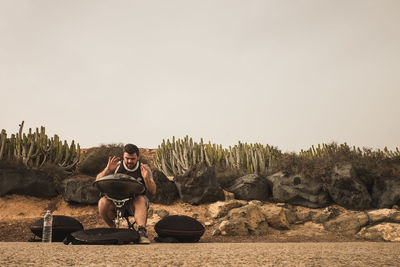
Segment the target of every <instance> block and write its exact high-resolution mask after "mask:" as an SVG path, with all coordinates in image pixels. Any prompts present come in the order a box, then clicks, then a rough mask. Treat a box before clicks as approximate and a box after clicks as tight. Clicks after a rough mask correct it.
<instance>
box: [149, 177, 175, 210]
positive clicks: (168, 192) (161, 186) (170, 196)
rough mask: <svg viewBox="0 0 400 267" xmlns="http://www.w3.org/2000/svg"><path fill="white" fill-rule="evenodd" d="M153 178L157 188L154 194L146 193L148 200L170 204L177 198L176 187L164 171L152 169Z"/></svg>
mask: <svg viewBox="0 0 400 267" xmlns="http://www.w3.org/2000/svg"><path fill="white" fill-rule="evenodd" d="M153 179H154V182H155V183H156V185H157V190H156V193H155V194H154V195H151V194H147V196H148V198H149V200H150V202H153V203H158V204H163V205H171V204H172V203H174V202H175V201H176V200H178V199H179V193H178V188H177V187H176V185H175V183H174V182H173V181H170V180H169V179H168V178H167V176H165V174H164V173H162V172H161V171H159V170H154V171H153Z"/></svg>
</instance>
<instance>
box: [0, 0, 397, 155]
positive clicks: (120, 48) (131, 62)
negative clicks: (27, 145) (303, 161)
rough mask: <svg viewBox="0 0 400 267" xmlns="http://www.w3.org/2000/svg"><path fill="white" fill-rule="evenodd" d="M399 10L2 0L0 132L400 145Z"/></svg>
mask: <svg viewBox="0 0 400 267" xmlns="http://www.w3.org/2000/svg"><path fill="white" fill-rule="evenodd" d="M399 14H400V1H398V0H392V1H385V0H375V1H368V0H343V1H340V0H335V1H333V0H332V1H326V0H325V1H324V0H308V1H306V0H303V1H300V0H297V1H296V0H292V1H285V0H275V1H271V0H263V1H256V0H246V1H245V0H240V1H235V0H210V1H207V0H198V1H189V0H179V1H178V0H176V1H171V0H168V1H167V0H159V1H149V0H146V1H132V0H129V1H128V0H127V1H115V0H113V1H111V0H110V1H99V0H93V1H92V0H82V1H56V0H47V1H44V0H32V1H26V0H25V1H21V0H0V90H1V97H0V107H1V112H0V114H1V115H0V129H5V130H6V131H7V133H8V134H11V133H15V132H17V131H18V124H19V123H21V121H22V120H24V121H25V126H26V128H29V127H32V128H36V127H39V126H46V129H47V133H48V134H49V135H53V134H55V133H56V134H58V135H59V136H60V137H61V138H62V139H66V140H68V141H71V140H75V141H76V142H78V143H80V144H81V147H85V148H87V147H92V146H97V145H99V144H110V143H119V142H122V143H127V142H132V143H135V144H137V145H138V146H139V147H147V148H156V147H157V146H158V145H159V144H160V143H161V142H162V139H167V138H169V139H171V138H172V136H175V137H177V138H183V137H184V136H185V135H189V136H190V137H193V139H194V140H195V141H199V140H200V138H201V137H203V139H204V140H205V141H211V142H212V143H217V144H222V145H223V146H224V147H227V146H229V145H234V144H237V142H238V141H241V142H248V143H256V142H257V143H262V144H270V145H274V146H278V148H280V149H282V150H283V151H296V152H298V151H299V150H300V149H308V148H309V147H310V146H311V145H316V144H319V143H323V142H325V143H327V142H332V141H336V142H338V143H343V142H347V143H348V144H350V145H356V146H360V147H363V146H365V147H371V148H383V147H384V146H388V147H389V148H391V149H393V148H395V147H399V146H400V141H399V140H400V139H399V137H400V86H399V85H400V15H399Z"/></svg>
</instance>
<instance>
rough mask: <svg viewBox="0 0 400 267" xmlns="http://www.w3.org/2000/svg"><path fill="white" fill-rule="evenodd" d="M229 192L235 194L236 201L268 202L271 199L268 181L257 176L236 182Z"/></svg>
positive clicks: (253, 175) (251, 175) (244, 177)
mask: <svg viewBox="0 0 400 267" xmlns="http://www.w3.org/2000/svg"><path fill="white" fill-rule="evenodd" d="M227 191H229V192H232V193H233V194H235V198H236V199H242V200H252V199H256V200H267V199H268V198H269V197H270V188H269V184H268V181H267V180H266V179H265V178H264V177H261V176H259V175H257V174H249V175H246V176H242V177H240V178H237V179H235V180H234V183H233V184H232V185H231V186H230V187H228V188H227Z"/></svg>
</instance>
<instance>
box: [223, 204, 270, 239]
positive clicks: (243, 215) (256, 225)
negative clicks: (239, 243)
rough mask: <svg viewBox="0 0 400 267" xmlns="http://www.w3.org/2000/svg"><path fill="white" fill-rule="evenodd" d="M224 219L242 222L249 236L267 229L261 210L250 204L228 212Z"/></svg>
mask: <svg viewBox="0 0 400 267" xmlns="http://www.w3.org/2000/svg"><path fill="white" fill-rule="evenodd" d="M226 218H229V220H234V221H241V222H244V223H245V225H246V227H247V229H248V231H249V233H250V234H259V233H260V232H263V231H265V227H266V226H267V227H268V225H267V224H265V222H266V218H265V215H264V214H263V212H262V211H261V208H260V207H258V206H255V205H251V204H250V205H246V206H243V207H240V208H235V209H232V210H230V211H229V212H228V215H227V216H226Z"/></svg>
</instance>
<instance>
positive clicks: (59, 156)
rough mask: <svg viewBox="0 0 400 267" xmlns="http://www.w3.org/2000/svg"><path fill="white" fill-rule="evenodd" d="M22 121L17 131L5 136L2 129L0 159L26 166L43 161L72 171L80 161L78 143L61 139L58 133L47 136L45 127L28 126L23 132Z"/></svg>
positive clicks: (42, 162)
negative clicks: (27, 129) (26, 130)
mask: <svg viewBox="0 0 400 267" xmlns="http://www.w3.org/2000/svg"><path fill="white" fill-rule="evenodd" d="M23 127H24V122H23V121H22V123H21V124H20V125H19V131H18V133H16V134H12V135H11V136H10V137H7V133H6V131H5V130H4V129H3V130H2V131H1V135H0V160H8V161H20V162H22V163H23V164H24V165H26V166H27V167H33V168H40V167H41V166H43V164H44V163H45V162H50V163H53V164H57V165H59V166H60V167H62V168H63V169H64V170H65V171H68V172H71V171H73V170H74V169H75V168H76V166H77V165H78V163H79V162H80V161H81V159H82V157H81V151H80V147H79V144H77V145H75V142H74V141H72V142H71V145H68V143H67V141H64V142H63V141H61V140H60V138H59V137H58V135H54V136H53V137H51V138H48V136H47V135H46V129H45V127H43V126H42V127H40V130H39V128H36V131H35V132H33V131H32V129H31V128H29V132H28V134H25V133H23V132H22V131H23Z"/></svg>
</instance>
